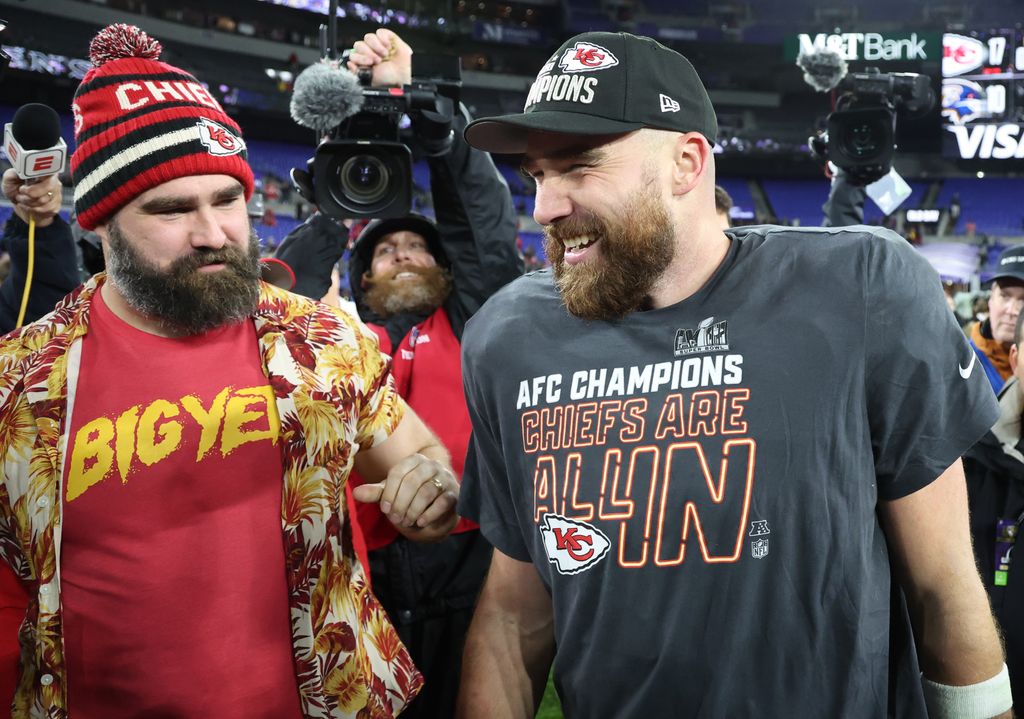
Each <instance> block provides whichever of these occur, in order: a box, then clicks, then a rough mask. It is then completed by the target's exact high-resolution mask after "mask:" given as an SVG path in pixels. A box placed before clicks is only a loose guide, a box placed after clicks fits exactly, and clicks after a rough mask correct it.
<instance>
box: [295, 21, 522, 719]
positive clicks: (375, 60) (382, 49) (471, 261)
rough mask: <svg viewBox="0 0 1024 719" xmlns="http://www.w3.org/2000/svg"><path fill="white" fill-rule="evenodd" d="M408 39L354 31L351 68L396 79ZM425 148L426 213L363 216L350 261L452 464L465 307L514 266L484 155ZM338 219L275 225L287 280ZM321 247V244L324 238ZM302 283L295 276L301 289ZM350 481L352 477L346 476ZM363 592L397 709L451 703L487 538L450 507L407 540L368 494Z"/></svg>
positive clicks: (405, 70)
mask: <svg viewBox="0 0 1024 719" xmlns="http://www.w3.org/2000/svg"><path fill="white" fill-rule="evenodd" d="M411 56H412V49H411V48H410V47H409V46H408V45H407V44H406V43H405V42H403V41H402V40H401V38H399V37H398V36H397V35H396V34H395V33H393V32H391V31H390V30H387V29H381V30H378V31H377V32H374V33H369V34H367V35H366V36H365V37H364V38H363V39H362V40H360V41H359V42H357V43H356V44H355V47H354V48H353V52H352V54H351V55H350V58H349V67H350V69H352V70H353V71H356V70H358V69H359V68H360V67H369V68H372V72H373V75H372V82H373V84H374V85H386V84H397V85H402V84H408V82H409V81H410V79H411ZM467 121H468V120H467V118H466V117H465V115H464V113H460V114H458V115H457V117H456V120H455V124H456V129H457V132H458V133H459V136H458V137H455V138H453V142H452V146H451V148H450V149H448V150H447V151H445V152H443V153H440V154H436V155H432V156H429V157H427V159H426V162H427V165H428V166H429V168H430V182H431V196H432V198H433V206H434V211H435V213H436V216H437V221H436V223H435V222H434V221H432V220H430V219H428V218H426V217H424V216H422V215H418V214H410V215H407V216H405V217H400V218H392V219H384V220H374V221H371V222H370V223H369V224H368V225H367V226H366V227H365V228H364V229H363V230H362V232H360V233H359V235H358V236H357V237H356V239H355V241H354V243H353V245H352V248H351V251H350V254H349V261H348V274H349V287H350V288H351V291H352V294H353V298H354V299H355V302H356V307H357V308H358V311H359V316H360V317H361V318H362V319H363V320H364V321H365V322H366V323H367V324H368V325H369V327H370V329H372V330H373V331H374V332H375V333H376V334H377V337H378V338H379V339H380V344H381V349H382V350H383V351H384V352H387V353H388V354H390V355H391V356H392V362H393V365H392V368H393V372H394V376H395V383H396V386H397V388H398V392H399V394H401V395H402V397H403V398H404V399H405V400H406V401H407V402H408V403H409V405H410V406H411V407H412V408H414V409H415V410H416V412H417V414H419V416H420V417H421V418H422V419H423V421H424V422H426V423H427V425H428V426H429V427H430V428H431V429H432V430H433V431H434V432H436V433H437V435H438V437H439V438H440V439H441V440H442V441H443V442H444V445H445V446H446V447H447V448H448V451H449V453H450V454H451V456H452V465H453V467H454V469H455V473H456V475H457V476H458V475H460V474H461V472H462V465H463V460H464V458H465V456H466V447H467V445H468V443H469V435H470V422H469V414H468V413H467V411H466V404H465V399H464V398H463V393H462V366H461V362H460V359H459V353H460V345H459V341H460V339H461V337H462V330H463V328H464V327H465V324H466V321H467V319H468V318H469V317H470V316H471V315H472V314H473V312H475V311H476V310H477V308H479V307H480V305H482V304H483V303H484V301H486V300H487V298H488V297H490V296H491V295H492V294H493V293H494V292H496V291H497V290H498V289H500V288H501V287H502V286H503V285H505V284H506V283H508V282H511V281H512V280H513V279H515V278H516V277H518V276H519V275H520V274H522V269H523V267H522V259H521V258H520V257H519V254H518V252H517V250H516V245H515V240H516V224H515V215H514V212H513V209H512V201H511V196H510V194H509V191H508V186H507V185H506V184H505V181H504V180H503V179H502V177H501V175H500V174H499V173H498V171H497V168H496V167H495V166H494V163H493V161H492V160H491V158H490V157H489V156H488V155H487V154H486V153H484V152H480V151H479V150H473V149H471V148H470V147H469V146H468V145H466V143H465V141H464V140H463V139H462V137H461V131H462V129H463V128H464V127H465V125H466V123H467ZM340 237H341V233H340V232H339V231H338V229H337V225H336V224H335V223H334V222H333V221H332V220H330V219H329V218H326V217H324V216H322V215H319V214H318V215H316V216H314V217H313V218H311V219H310V220H309V221H308V222H307V223H305V224H304V225H302V226H300V227H299V228H298V229H297V230H296V231H295V232H294V233H293V234H292V235H290V236H289V237H288V238H286V239H285V241H284V242H283V243H282V245H281V247H280V249H279V250H278V252H277V255H276V256H277V258H279V259H281V260H283V261H285V262H288V263H289V264H290V265H292V266H293V268H294V269H295V273H296V278H297V285H296V290H297V291H307V292H309V293H310V296H316V297H319V296H321V295H322V294H323V293H324V291H325V289H326V287H327V282H328V277H329V272H330V267H331V266H333V265H334V263H335V262H336V261H337V259H338V257H339V256H340V254H341V250H342V247H343V244H342V242H341V241H340ZM332 248H333V251H332ZM300 288H301V289H300ZM353 480H354V483H359V482H361V481H363V479H362V477H361V476H358V477H357V476H354V477H353ZM357 513H358V517H359V525H360V527H361V529H362V531H363V534H364V536H365V538H366V546H367V549H368V550H369V564H370V573H371V579H372V585H373V591H374V594H375V595H376V596H377V597H378V599H380V601H381V604H382V605H383V606H384V608H385V609H386V610H387V612H388V615H389V616H390V617H391V621H392V622H393V623H394V624H395V628H396V629H397V630H398V634H399V636H400V637H401V638H402V641H403V642H404V643H405V645H406V646H407V647H408V648H409V652H410V654H411V655H412V657H413V660H414V661H415V662H416V666H417V667H418V668H419V669H420V671H421V672H422V673H423V675H424V677H425V680H426V681H425V684H424V687H423V691H422V692H421V693H420V695H419V696H418V697H417V698H416V700H415V701H414V702H413V703H412V704H411V705H410V707H409V709H408V710H407V712H406V714H404V715H403V716H409V717H420V718H422V719H434V718H435V717H451V716H452V715H453V713H454V710H455V699H456V694H457V693H458V685H459V667H460V663H461V662H460V660H461V655H462V647H463V641H464V638H465V634H466V631H467V629H468V628H469V622H470V619H471V618H472V614H473V605H474V604H475V602H476V598H477V596H478V594H479V591H480V587H481V585H482V584H483V580H484V576H485V575H486V573H487V567H488V565H489V563H490V552H491V547H490V544H489V543H488V542H487V541H486V540H485V539H484V538H483V537H482V536H481V535H480V531H479V528H478V527H477V525H476V524H475V523H473V522H470V521H468V520H460V521H459V523H458V524H457V525H456V526H455V529H454V530H453V531H452V534H451V536H449V537H447V538H446V539H445V540H443V541H441V542H437V543H432V544H425V543H421V542H417V541H415V540H416V537H410V536H407V534H406V533H404V532H403V531H402V528H401V527H397V526H396V525H395V524H394V523H393V522H391V521H388V518H387V517H386V516H384V514H382V513H381V511H380V509H379V508H378V507H375V506H370V505H368V504H362V505H360V506H359V507H358V508H357Z"/></svg>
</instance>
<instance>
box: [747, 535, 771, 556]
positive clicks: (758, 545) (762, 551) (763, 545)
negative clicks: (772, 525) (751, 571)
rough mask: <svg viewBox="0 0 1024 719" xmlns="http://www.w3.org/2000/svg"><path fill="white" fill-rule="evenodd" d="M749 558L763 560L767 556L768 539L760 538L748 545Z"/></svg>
mask: <svg viewBox="0 0 1024 719" xmlns="http://www.w3.org/2000/svg"><path fill="white" fill-rule="evenodd" d="M750 556H752V557H753V558H754V559H764V558H765V557H767V556H768V538H767V537H762V538H761V539H755V540H754V541H753V542H751V543H750Z"/></svg>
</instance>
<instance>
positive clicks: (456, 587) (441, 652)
mask: <svg viewBox="0 0 1024 719" xmlns="http://www.w3.org/2000/svg"><path fill="white" fill-rule="evenodd" d="M490 563H491V545H490V544H489V543H488V542H487V540H486V539H484V537H483V535H481V534H480V532H479V531H471V532H462V533H459V534H453V535H451V536H450V537H448V538H447V539H445V540H444V541H441V542H437V543H430V544H418V543H416V542H410V541H409V540H407V539H405V538H404V537H399V538H398V539H396V540H395V541H394V542H392V543H391V544H389V545H388V546H386V547H382V548H380V549H375V550H373V551H372V552H370V576H371V579H372V581H373V593H374V594H376V595H377V598H378V599H379V600H380V603H381V604H382V605H383V606H384V609H385V611H387V613H388V616H389V617H390V619H391V622H392V624H394V625H395V629H396V630H397V631H398V636H399V637H401V639H402V642H403V643H404V644H405V646H406V648H407V649H408V650H409V653H410V654H411V655H412V659H413V661H414V662H415V663H416V667H417V668H418V669H419V670H420V672H421V673H422V674H423V676H424V678H425V680H426V682H425V684H424V686H423V689H422V690H421V691H420V693H419V696H417V697H416V699H415V700H414V701H413V702H412V703H411V704H410V705H409V706H408V708H406V710H405V711H404V712H402V717H403V719H408V718H410V717H411V718H414V719H450V717H452V716H454V714H455V699H456V697H457V696H458V691H459V677H460V675H461V673H462V671H461V670H462V649H463V646H464V643H465V639H466V632H467V631H468V630H469V623H470V620H471V619H472V617H473V608H474V605H475V604H476V598H477V596H478V595H479V593H480V587H481V586H482V585H483V581H484V577H486V575H487V568H488V567H489V566H490Z"/></svg>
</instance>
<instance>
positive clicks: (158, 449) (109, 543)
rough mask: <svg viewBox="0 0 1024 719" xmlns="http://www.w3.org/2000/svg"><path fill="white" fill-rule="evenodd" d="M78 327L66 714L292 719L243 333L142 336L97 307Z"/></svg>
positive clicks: (286, 625)
mask: <svg viewBox="0 0 1024 719" xmlns="http://www.w3.org/2000/svg"><path fill="white" fill-rule="evenodd" d="M90 323H91V329H90V332H89V333H88V334H87V335H86V337H85V340H84V343H83V346H82V362H81V372H80V376H79V379H78V385H77V389H76V392H75V397H74V398H71V401H72V409H71V412H72V416H71V432H70V435H69V440H68V449H67V455H66V459H65V467H64V487H63V493H64V496H63V500H64V509H63V530H62V539H61V550H60V551H61V605H62V611H63V622H64V626H63V628H64V646H65V657H66V661H67V672H68V703H69V706H68V708H69V713H70V715H71V716H73V717H76V719H93V718H102V719H115V718H118V717H125V718H127V717H140V716H154V717H156V716H180V717H245V718H246V719H254V718H257V717H260V718H263V717H265V718H266V719H271V718H273V719H280V718H281V717H295V718H298V717H300V716H301V707H300V702H299V693H298V683H297V680H296V676H295V670H294V667H293V662H292V641H291V631H290V618H289V609H288V606H289V603H288V588H287V583H286V580H285V557H284V544H283V539H282V532H281V492H282V487H283V482H282V464H281V456H280V453H279V447H278V445H277V438H278V435H279V433H280V427H279V420H278V416H277V409H276V406H275V404H274V395H273V392H272V391H271V390H270V387H269V385H268V383H267V379H266V376H265V375H264V373H263V368H262V365H261V362H260V353H259V347H258V344H257V339H256V332H255V328H254V326H253V324H252V322H250V321H247V322H242V323H236V324H233V325H229V326H225V327H222V328H219V329H217V330H215V331H212V332H209V333H207V334H205V335H202V336H199V337H186V338H180V339H168V338H165V337H157V336H154V335H150V334H147V333H145V332H141V331H139V330H136V329H135V328H133V327H131V326H129V325H128V324H126V323H124V322H122V321H121V320H120V319H118V318H117V317H116V316H115V315H114V314H113V313H112V312H111V311H110V309H109V308H108V307H107V306H106V305H105V304H104V302H103V300H102V298H101V295H100V293H99V292H97V293H96V296H95V299H94V300H93V303H92V307H91V308H90Z"/></svg>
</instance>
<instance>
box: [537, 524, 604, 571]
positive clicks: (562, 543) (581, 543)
mask: <svg viewBox="0 0 1024 719" xmlns="http://www.w3.org/2000/svg"><path fill="white" fill-rule="evenodd" d="M540 533H541V536H542V537H543V538H544V551H545V552H547V555H548V560H549V561H550V562H551V563H552V564H554V565H555V568H556V569H557V570H558V572H559V573H560V574H579V573H580V572H582V571H583V570H585V569H589V568H590V567H592V566H594V565H595V564H597V563H598V562H599V561H601V560H602V559H604V555H606V554H608V548H609V547H610V546H611V542H609V541H608V537H607V536H605V534H604V532H602V531H601V530H600V529H598V528H596V527H593V526H591V525H589V524H587V523H586V522H578V521H576V520H573V519H567V518H566V517H563V516H561V515H558V514H551V513H548V514H545V515H544V524H543V525H542V526H541V527H540Z"/></svg>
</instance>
